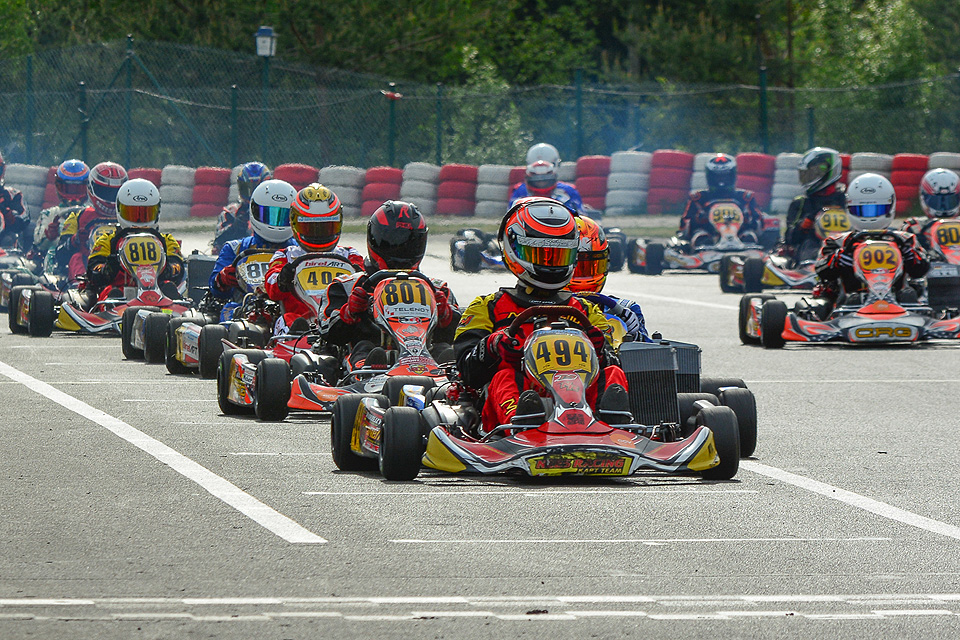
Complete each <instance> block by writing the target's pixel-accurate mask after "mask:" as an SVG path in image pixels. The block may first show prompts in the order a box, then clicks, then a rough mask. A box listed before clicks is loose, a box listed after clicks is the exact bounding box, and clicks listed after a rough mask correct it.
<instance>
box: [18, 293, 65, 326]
mask: <svg viewBox="0 0 960 640" xmlns="http://www.w3.org/2000/svg"><path fill="white" fill-rule="evenodd" d="M18 302H19V301H18ZM56 317H57V316H56V313H55V312H54V309H53V294H51V293H50V292H49V291H44V290H43V289H36V290H34V292H33V296H32V298H31V300H30V314H29V320H28V322H27V325H28V328H29V330H30V335H31V336H35V337H41V338H46V337H47V336H49V335H50V334H51V333H53V321H54V320H55V319H56Z"/></svg>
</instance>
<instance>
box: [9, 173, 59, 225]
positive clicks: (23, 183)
mask: <svg viewBox="0 0 960 640" xmlns="http://www.w3.org/2000/svg"><path fill="white" fill-rule="evenodd" d="M49 175H50V167H40V166H37V165H32V164H10V165H7V172H6V174H5V176H4V182H5V183H6V185H7V186H9V187H13V188H14V189H18V190H19V191H20V193H22V194H23V206H24V207H26V209H27V213H28V214H30V217H32V218H36V217H37V215H38V214H39V213H40V210H41V209H43V195H44V192H45V191H46V189H47V177H48V176H49Z"/></svg>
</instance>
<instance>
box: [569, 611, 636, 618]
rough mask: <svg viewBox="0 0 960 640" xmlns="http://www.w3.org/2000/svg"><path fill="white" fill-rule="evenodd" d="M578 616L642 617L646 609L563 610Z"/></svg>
mask: <svg viewBox="0 0 960 640" xmlns="http://www.w3.org/2000/svg"><path fill="white" fill-rule="evenodd" d="M564 613H566V614H567V615H571V616H576V617H578V618H644V617H646V616H647V612H646V611H564Z"/></svg>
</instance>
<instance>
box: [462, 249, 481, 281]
mask: <svg viewBox="0 0 960 640" xmlns="http://www.w3.org/2000/svg"><path fill="white" fill-rule="evenodd" d="M481 253H482V250H481V248H480V244H479V243H477V242H468V243H467V244H465V245H464V246H463V270H464V271H466V272H467V273H480V265H481V264H483V256H482V255H481Z"/></svg>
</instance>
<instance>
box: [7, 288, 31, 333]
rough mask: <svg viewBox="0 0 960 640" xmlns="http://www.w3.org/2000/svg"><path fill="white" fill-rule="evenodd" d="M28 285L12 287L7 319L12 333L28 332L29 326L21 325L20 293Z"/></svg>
mask: <svg viewBox="0 0 960 640" xmlns="http://www.w3.org/2000/svg"><path fill="white" fill-rule="evenodd" d="M26 288H28V287H25V286H22V285H18V286H16V287H13V288H12V289H10V299H9V300H8V301H7V320H8V322H9V324H10V333H20V334H22V333H27V328H26V327H23V326H21V325H20V322H19V320H20V297H21V296H20V294H21V292H22V291H23V290H24V289H26Z"/></svg>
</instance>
